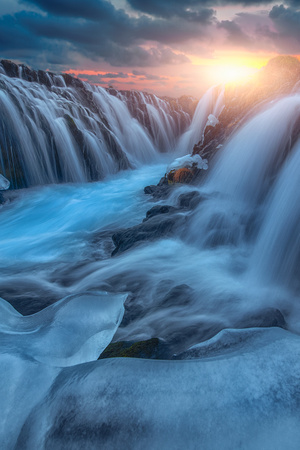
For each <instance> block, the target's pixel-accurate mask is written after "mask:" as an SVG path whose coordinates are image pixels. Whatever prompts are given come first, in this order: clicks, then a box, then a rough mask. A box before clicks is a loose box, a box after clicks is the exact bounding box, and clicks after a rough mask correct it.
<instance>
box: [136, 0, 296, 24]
mask: <svg viewBox="0 0 300 450" xmlns="http://www.w3.org/2000/svg"><path fill="white" fill-rule="evenodd" d="M299 1H300V0H299ZM128 3H129V4H130V5H131V6H132V8H134V9H136V10H138V11H141V12H144V13H147V14H151V15H154V16H158V17H170V16H174V15H177V16H180V17H183V18H184V17H186V18H191V17H192V16H193V14H194V15H195V16H197V14H199V17H200V16H201V15H202V14H203V17H205V14H208V12H206V13H205V11H211V10H210V9H207V8H216V7H217V6H228V5H239V6H253V5H256V6H261V5H262V4H268V3H274V0H266V1H261V0H250V1H249V0H245V1H241V0H215V1H214V0H185V1H183V0H128ZM206 20H210V17H207V18H206Z"/></svg>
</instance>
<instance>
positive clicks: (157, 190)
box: [144, 183, 172, 200]
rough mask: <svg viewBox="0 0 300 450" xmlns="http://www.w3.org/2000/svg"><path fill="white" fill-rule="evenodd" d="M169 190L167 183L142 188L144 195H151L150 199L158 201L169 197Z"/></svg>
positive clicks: (170, 188) (170, 187)
mask: <svg viewBox="0 0 300 450" xmlns="http://www.w3.org/2000/svg"><path fill="white" fill-rule="evenodd" d="M171 190H172V186H168V183H167V184H162V185H160V186H156V185H154V184H152V185H150V186H146V187H145V188H144V193H145V194H146V195H152V197H153V198H154V199H156V200H160V199H165V198H167V197H168V196H169V195H170V192H171Z"/></svg>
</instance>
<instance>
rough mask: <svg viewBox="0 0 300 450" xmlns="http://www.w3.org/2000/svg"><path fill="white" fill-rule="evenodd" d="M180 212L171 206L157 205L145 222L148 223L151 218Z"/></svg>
mask: <svg viewBox="0 0 300 450" xmlns="http://www.w3.org/2000/svg"><path fill="white" fill-rule="evenodd" d="M176 211H178V210H177V208H175V207H174V206H170V205H162V206H161V205H157V206H153V208H151V209H149V211H147V213H146V218H145V219H144V220H143V222H146V221H147V220H149V219H151V217H154V216H158V215H160V214H169V213H173V212H176Z"/></svg>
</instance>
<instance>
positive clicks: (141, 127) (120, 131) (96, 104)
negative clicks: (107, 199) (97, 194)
mask: <svg viewBox="0 0 300 450" xmlns="http://www.w3.org/2000/svg"><path fill="white" fill-rule="evenodd" d="M3 71H4V69H3V70H2V72H3ZM22 73H23V72H22V67H21V66H19V70H18V75H19V76H20V77H22ZM34 74H35V75H36V73H35V72H34ZM42 75H43V81H44V83H46V82H47V83H46V84H43V83H41V82H38V80H39V79H38V80H36V81H31V82H28V81H27V80H23V79H22V78H9V77H7V76H6V75H4V74H0V112H1V119H0V126H1V136H0V147H1V156H0V164H1V166H0V170H1V171H2V173H3V175H5V176H6V177H7V178H8V179H9V180H10V181H11V183H12V187H22V186H24V185H25V186H31V185H36V184H47V183H58V182H85V181H91V180H99V179H102V178H103V177H104V176H106V175H108V174H113V173H116V172H117V171H118V170H120V169H126V168H128V167H136V166H139V165H141V164H144V163H146V162H147V163H149V162H151V161H154V160H156V159H157V158H158V157H159V153H160V152H170V151H171V150H173V148H174V143H175V140H176V138H177V136H178V134H179V133H180V132H181V129H184V128H185V127H186V126H187V125H188V124H189V122H190V116H189V114H187V113H185V112H184V111H183V110H182V108H181V107H180V105H178V110H177V111H176V112H175V111H174V108H173V107H172V106H171V105H170V104H168V102H167V101H164V100H161V99H158V98H157V97H154V96H153V98H152V96H150V95H147V96H146V95H144V96H143V95H142V94H140V93H136V97H138V100H136V102H137V103H138V104H139V105H140V107H144V108H146V110H147V116H148V118H149V121H148V122H149V123H147V124H146V123H142V122H139V120H138V119H136V118H134V117H133V115H132V114H131V113H130V111H129V108H128V105H127V102H126V101H125V99H124V98H122V96H121V95H120V96H119V97H120V98H119V97H117V96H114V95H110V94H109V93H108V92H107V91H106V90H105V89H103V88H101V87H96V86H90V85H88V84H87V83H83V82H80V81H78V80H74V79H72V78H71V81H70V80H69V85H68V86H66V84H65V81H64V78H63V77H62V76H52V77H50V76H49V75H48V74H47V73H45V72H42ZM36 76H38V75H36ZM67 79H68V78H67ZM72 83H73V84H72ZM173 115H175V116H176V117H175V118H174V117H173Z"/></svg>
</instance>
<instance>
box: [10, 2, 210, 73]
mask: <svg viewBox="0 0 300 450" xmlns="http://www.w3.org/2000/svg"><path fill="white" fill-rule="evenodd" d="M28 1H29V0H28ZM28 1H27V3H28ZM30 2H31V3H34V4H35V5H38V6H40V7H43V9H45V10H47V12H48V13H47V14H44V13H43V14H41V13H36V12H31V11H21V12H18V13H16V14H15V15H14V16H5V17H3V18H2V21H3V25H4V26H3V30H5V31H2V33H3V34H4V33H5V34H4V37H5V41H8V46H7V47H5V46H4V45H3V46H2V54H3V52H6V54H7V56H8V57H9V56H11V53H9V48H11V47H12V46H13V47H14V48H16V49H17V48H18V47H19V49H23V48H24V45H25V46H26V45H27V46H29V45H30V44H31V48H32V50H33V51H34V50H36V51H38V50H39V49H40V48H43V49H47V50H49V52H50V51H51V46H52V42H53V41H59V42H60V45H61V46H62V47H63V46H64V47H65V48H67V47H68V49H69V50H71V51H72V52H77V53H79V54H81V55H83V56H85V57H87V58H91V59H93V60H97V59H99V58H104V60H105V61H107V62H109V63H110V64H112V65H115V66H123V65H127V66H128V65H133V66H141V67H144V66H156V65H160V64H179V63H185V62H188V61H189V60H188V58H187V57H186V56H184V55H183V54H182V53H178V52H174V51H173V50H171V48H169V46H170V45H172V44H174V43H176V42H178V43H179V42H180V43H181V42H184V41H186V40H188V39H192V38H193V37H194V36H195V34H197V35H198V36H200V35H201V30H200V29H199V26H198V24H197V23H191V24H190V26H189V27H186V26H185V25H184V23H183V22H182V21H180V20H173V21H167V20H164V19H156V20H152V19H150V18H149V17H146V16H141V17H139V18H136V17H130V16H129V15H128V14H127V13H126V12H124V11H123V10H117V9H116V8H114V6H113V5H112V4H110V3H108V2H106V1H104V0H98V1H96V0H87V1H86V2H85V5H84V6H83V7H82V11H83V13H82V14H81V17H80V18H79V17H77V16H78V14H79V12H80V11H79V9H77V8H78V7H77V6H76V5H75V6H74V3H76V2H70V1H69V0H63V1H59V2H58V1H51V2H50V1H49V2H47V1H46V0H35V1H33V0H30ZM54 13H55V14H57V15H54ZM67 14H69V15H68V16H67ZM82 16H84V18H82ZM146 41H154V42H157V43H158V46H157V45H152V46H151V48H148V47H147V48H145V47H144V46H143V44H145V42H146ZM3 42H4V40H3ZM4 56H6V55H4ZM67 62H68V61H67V60H65V63H66V64H67Z"/></svg>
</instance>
